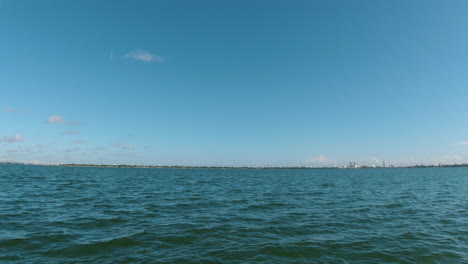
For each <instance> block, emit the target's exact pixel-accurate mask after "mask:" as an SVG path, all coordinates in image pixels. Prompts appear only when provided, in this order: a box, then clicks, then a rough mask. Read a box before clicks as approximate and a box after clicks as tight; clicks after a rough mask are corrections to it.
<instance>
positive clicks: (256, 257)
mask: <svg viewBox="0 0 468 264" xmlns="http://www.w3.org/2000/svg"><path fill="white" fill-rule="evenodd" d="M467 210H468V168H433V169H367V170H364V169H362V170H352V169H348V170H341V169H335V170H326V169H316V170H299V169H294V170H241V169H239V170H236V169H206V170H205V169H126V168H72V167H46V166H20V165H0V263H468V255H467V254H468V212H467Z"/></svg>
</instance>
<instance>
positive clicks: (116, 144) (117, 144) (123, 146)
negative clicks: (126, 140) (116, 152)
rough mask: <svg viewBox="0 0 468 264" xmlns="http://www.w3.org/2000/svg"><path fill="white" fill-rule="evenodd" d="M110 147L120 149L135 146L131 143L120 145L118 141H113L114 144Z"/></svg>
mask: <svg viewBox="0 0 468 264" xmlns="http://www.w3.org/2000/svg"><path fill="white" fill-rule="evenodd" d="M112 147H114V148H121V149H133V148H135V146H133V145H122V144H120V143H114V144H112Z"/></svg>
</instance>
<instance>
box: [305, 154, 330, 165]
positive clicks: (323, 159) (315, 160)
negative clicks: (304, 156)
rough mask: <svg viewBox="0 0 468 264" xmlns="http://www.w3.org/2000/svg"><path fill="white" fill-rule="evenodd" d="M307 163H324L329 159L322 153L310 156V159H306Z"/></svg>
mask: <svg viewBox="0 0 468 264" xmlns="http://www.w3.org/2000/svg"><path fill="white" fill-rule="evenodd" d="M308 162H309V163H320V164H324V163H328V162H330V159H329V158H327V157H325V156H324V155H319V156H318V157H315V158H312V159H310V160H308Z"/></svg>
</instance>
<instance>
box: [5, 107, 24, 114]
mask: <svg viewBox="0 0 468 264" xmlns="http://www.w3.org/2000/svg"><path fill="white" fill-rule="evenodd" d="M2 109H3V111H5V112H7V113H10V114H21V113H23V112H24V111H23V110H21V109H17V108H13V107H2Z"/></svg>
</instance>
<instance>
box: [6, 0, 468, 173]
mask: <svg viewBox="0 0 468 264" xmlns="http://www.w3.org/2000/svg"><path fill="white" fill-rule="evenodd" d="M467 14H468V1H461V0H460V1H458V0H452V1H428V0H420V1H408V0H402V1H383V0H368V1H365V0H360V1H347V0H343V1H333V0H332V1H330V0H327V1H286V0H283V1H270V0H269V1H266V0H265V1H255V0H254V1H252V0H240V1H239V0H238V1H214V0H213V1H204V0H201V1H189V0H186V1H178V0H165V1H134V0H132V1H130V0H128V1H95V0H92V1H91V0H89V1H68V0H63V1H46V0H41V1H34V0H29V1H23V0H3V1H0V34H1V36H0V107H1V109H0V140H1V141H2V142H0V159H14V160H39V161H48V162H67V163H68V162H76V163H110V164H113V163H131V164H135V163H136V164H166V165H171V164H183V165H265V164H268V163H271V164H273V165H311V166H322V165H334V164H337V165H340V164H345V163H348V162H349V161H356V162H358V163H361V164H371V163H376V164H380V162H381V161H383V160H385V161H387V163H395V164H399V163H438V162H443V163H453V162H463V161H468V16H467Z"/></svg>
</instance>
